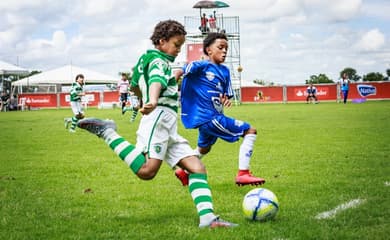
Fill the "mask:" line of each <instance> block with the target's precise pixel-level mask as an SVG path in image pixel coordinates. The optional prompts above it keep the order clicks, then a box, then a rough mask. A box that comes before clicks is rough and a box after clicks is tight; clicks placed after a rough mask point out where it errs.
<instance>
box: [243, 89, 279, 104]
mask: <svg viewBox="0 0 390 240" xmlns="http://www.w3.org/2000/svg"><path fill="white" fill-rule="evenodd" d="M241 101H242V102H282V101H283V87H242V88H241Z"/></svg>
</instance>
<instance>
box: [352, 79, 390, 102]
mask: <svg viewBox="0 0 390 240" xmlns="http://www.w3.org/2000/svg"><path fill="white" fill-rule="evenodd" d="M359 98H367V99H386V98H390V82H364V83H351V84H350V85H349V92H348V99H350V100H353V99H359Z"/></svg>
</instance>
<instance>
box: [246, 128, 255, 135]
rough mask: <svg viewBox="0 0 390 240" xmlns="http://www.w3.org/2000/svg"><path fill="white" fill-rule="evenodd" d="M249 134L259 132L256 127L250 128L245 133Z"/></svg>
mask: <svg viewBox="0 0 390 240" xmlns="http://www.w3.org/2000/svg"><path fill="white" fill-rule="evenodd" d="M247 134H257V130H256V128H249V129H248V130H247V131H246V132H245V133H244V136H245V135H247Z"/></svg>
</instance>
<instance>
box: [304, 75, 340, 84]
mask: <svg viewBox="0 0 390 240" xmlns="http://www.w3.org/2000/svg"><path fill="white" fill-rule="evenodd" d="M305 83H306V84H310V83H334V82H333V80H332V79H330V78H328V76H326V74H324V73H320V74H319V75H318V76H317V75H311V76H310V79H309V80H306V81H305Z"/></svg>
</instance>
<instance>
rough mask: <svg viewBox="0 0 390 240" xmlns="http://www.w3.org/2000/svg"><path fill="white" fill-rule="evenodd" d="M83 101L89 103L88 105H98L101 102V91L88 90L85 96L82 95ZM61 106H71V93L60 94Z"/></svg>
mask: <svg viewBox="0 0 390 240" xmlns="http://www.w3.org/2000/svg"><path fill="white" fill-rule="evenodd" d="M81 101H82V102H83V103H85V104H87V106H95V107H96V106H98V104H99V102H100V93H99V92H87V93H85V96H83V97H82V100H81ZM60 106H61V107H69V106H70V94H69V93H61V94H60Z"/></svg>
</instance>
